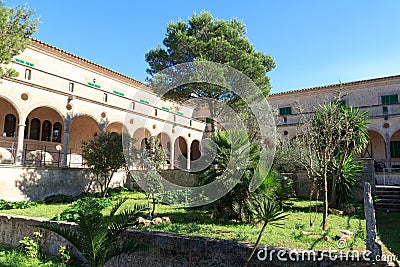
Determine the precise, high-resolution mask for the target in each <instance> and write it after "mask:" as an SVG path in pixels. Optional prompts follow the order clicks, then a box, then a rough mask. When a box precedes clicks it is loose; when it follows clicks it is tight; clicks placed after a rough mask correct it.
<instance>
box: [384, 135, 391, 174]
mask: <svg viewBox="0 0 400 267" xmlns="http://www.w3.org/2000/svg"><path fill="white" fill-rule="evenodd" d="M385 148H386V149H385V150H386V168H391V167H392V157H391V156H390V136H389V134H388V133H385Z"/></svg>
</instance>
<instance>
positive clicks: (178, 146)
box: [174, 136, 188, 169]
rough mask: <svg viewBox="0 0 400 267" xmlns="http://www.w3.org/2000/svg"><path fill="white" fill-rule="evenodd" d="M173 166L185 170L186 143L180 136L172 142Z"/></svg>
mask: <svg viewBox="0 0 400 267" xmlns="http://www.w3.org/2000/svg"><path fill="white" fill-rule="evenodd" d="M174 150H175V155H174V159H175V160H174V161H175V162H174V166H177V167H180V168H185V169H186V168H187V156H188V155H187V152H188V143H187V140H186V138H184V137H182V136H178V137H177V138H176V139H175V142H174Z"/></svg>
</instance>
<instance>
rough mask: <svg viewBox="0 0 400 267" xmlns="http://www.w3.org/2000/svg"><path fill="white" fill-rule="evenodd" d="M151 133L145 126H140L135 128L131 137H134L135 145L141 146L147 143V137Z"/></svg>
mask: <svg viewBox="0 0 400 267" xmlns="http://www.w3.org/2000/svg"><path fill="white" fill-rule="evenodd" d="M150 136H151V133H150V131H149V130H148V129H147V128H144V127H141V128H138V129H136V130H135V132H134V133H133V136H132V137H133V138H134V139H135V147H136V148H138V149H139V148H141V147H143V146H145V145H146V144H147V139H148V138H150Z"/></svg>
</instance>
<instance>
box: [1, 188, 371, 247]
mask: <svg viewBox="0 0 400 267" xmlns="http://www.w3.org/2000/svg"><path fill="white" fill-rule="evenodd" d="M118 197H127V198H128V200H127V201H126V202H125V203H124V206H123V208H124V207H126V208H129V207H132V206H133V204H134V203H147V201H146V198H145V195H144V194H143V193H137V192H122V193H120V194H119V195H118ZM320 205H321V204H320ZM68 206H69V204H63V205H60V204H53V205H45V204H40V205H38V206H37V207H32V208H27V209H14V210H6V211H3V212H5V213H8V214H19V215H26V216H33V217H44V218H53V217H54V216H55V215H56V214H57V213H59V212H61V211H62V210H63V209H65V208H66V207H68ZM284 210H285V213H287V214H289V216H288V217H287V218H286V219H285V220H284V221H283V223H284V226H283V228H277V227H273V226H267V228H266V231H265V233H264V236H263V238H262V239H261V242H260V243H261V244H268V245H273V246H282V247H288V248H297V249H314V250H329V249H332V250H334V249H338V248H337V245H336V240H335V236H336V234H338V233H339V229H347V230H350V231H352V232H353V233H355V235H354V238H353V240H351V241H349V242H348V249H357V250H360V251H363V250H365V244H364V242H365V241H364V240H365V220H364V218H363V212H362V207H358V212H357V213H356V214H355V215H353V216H341V215H329V230H328V231H327V232H324V231H322V213H315V212H312V213H309V202H308V201H307V200H299V199H290V200H288V201H286V202H285V206H284ZM156 213H157V214H160V215H162V216H169V217H170V219H171V223H165V224H161V225H151V226H147V227H144V226H139V228H140V229H146V230H150V231H163V232H173V233H182V234H188V235H196V236H206V237H213V238H222V239H230V240H236V241H243V242H253V243H254V242H255V241H256V239H257V236H258V233H259V231H260V229H261V225H253V224H248V223H237V222H221V221H218V220H215V219H213V218H212V217H211V214H210V213H209V212H207V211H205V210H201V209H185V208H180V207H176V206H169V205H163V204H158V205H157V207H156ZM310 218H311V222H312V225H310ZM325 236H327V237H328V238H327V239H328V240H327V241H326V240H325V239H324V237H325Z"/></svg>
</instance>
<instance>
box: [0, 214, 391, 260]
mask: <svg viewBox="0 0 400 267" xmlns="http://www.w3.org/2000/svg"><path fill="white" fill-rule="evenodd" d="M44 221H46V222H48V220H46V219H38V218H36V219H35V218H29V217H23V216H15V215H12V216H10V215H0V244H2V245H7V246H13V247H16V246H18V242H19V240H21V239H23V238H24V237H25V236H30V235H32V233H33V232H35V231H37V230H39V229H38V228H37V227H35V226H37V225H40V224H41V223H43V222H44ZM52 223H57V222H52ZM63 225H64V227H69V228H74V227H76V225H75V224H73V223H64V224H63ZM40 231H41V232H42V233H43V246H44V248H43V250H44V252H46V253H50V254H53V255H56V254H57V253H58V248H59V245H60V244H63V245H65V244H66V243H67V242H66V241H65V240H63V239H61V238H60V237H58V236H57V235H55V234H53V233H49V232H46V231H45V230H40ZM124 238H130V239H135V240H137V241H138V242H140V243H143V244H146V245H148V246H149V247H150V248H149V249H147V250H141V251H137V252H131V253H129V254H124V255H121V256H120V257H119V258H114V259H112V260H111V261H110V262H108V263H107V266H109V267H116V266H126V267H129V266H153V267H156V266H177V267H180V266H182V267H188V266H222V267H225V266H226V267H228V266H230V267H235V266H243V264H244V261H245V260H246V258H247V257H248V256H249V255H250V252H251V249H252V245H251V244H248V243H241V242H235V241H229V240H220V239H212V238H205V237H195V236H186V235H180V234H171V233H161V232H151V231H142V230H134V229H130V230H128V231H126V232H125V235H124ZM264 249H265V247H264V246H260V250H261V254H260V256H261V257H262V256H264V254H263V253H264V251H265V250H264ZM260 250H259V251H260ZM267 251H268V253H267V254H265V256H267V257H266V260H264V261H260V260H258V259H257V253H258V252H257V253H256V254H255V255H254V258H253V260H252V262H251V264H250V265H249V266H269V267H278V266H279V267H281V266H304V267H305V266H311V267H313V266H372V263H371V262H366V261H363V260H362V259H359V260H360V261H343V260H340V258H337V259H330V258H329V257H328V256H327V254H322V252H312V251H308V252H306V253H308V254H311V253H315V255H316V258H315V259H316V260H315V261H312V259H314V258H313V257H311V258H310V259H311V261H310V260H309V259H308V258H307V257H306V258H305V260H304V261H301V260H299V261H296V255H298V254H296V252H295V251H294V250H290V249H286V248H278V247H270V246H269V247H268V248H267ZM278 251H280V252H279V253H280V254H278ZM308 254H306V255H308ZM278 255H280V256H281V258H283V259H286V261H282V260H279V258H278ZM291 259H293V260H291ZM373 266H385V264H384V263H379V264H375V265H373Z"/></svg>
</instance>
